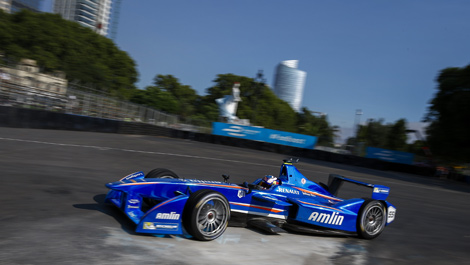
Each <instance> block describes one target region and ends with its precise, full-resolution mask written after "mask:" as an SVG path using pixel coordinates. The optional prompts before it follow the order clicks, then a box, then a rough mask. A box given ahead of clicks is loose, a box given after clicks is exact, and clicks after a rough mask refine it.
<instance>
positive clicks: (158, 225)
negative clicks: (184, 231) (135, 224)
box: [142, 222, 178, 231]
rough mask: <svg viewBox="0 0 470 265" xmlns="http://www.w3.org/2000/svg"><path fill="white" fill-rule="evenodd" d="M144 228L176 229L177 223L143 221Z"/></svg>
mask: <svg viewBox="0 0 470 265" xmlns="http://www.w3.org/2000/svg"><path fill="white" fill-rule="evenodd" d="M142 228H143V229H145V230H157V229H163V230H173V231H175V230H178V224H164V223H153V222H144V225H143V227H142Z"/></svg>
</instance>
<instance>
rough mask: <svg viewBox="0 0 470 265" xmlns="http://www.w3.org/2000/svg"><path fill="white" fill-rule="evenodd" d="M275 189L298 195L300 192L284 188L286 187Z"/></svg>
mask: <svg viewBox="0 0 470 265" xmlns="http://www.w3.org/2000/svg"><path fill="white" fill-rule="evenodd" d="M277 191H278V192H282V193H290V194H296V195H300V192H299V191H298V190H293V189H286V188H281V187H279V188H278V189H277Z"/></svg>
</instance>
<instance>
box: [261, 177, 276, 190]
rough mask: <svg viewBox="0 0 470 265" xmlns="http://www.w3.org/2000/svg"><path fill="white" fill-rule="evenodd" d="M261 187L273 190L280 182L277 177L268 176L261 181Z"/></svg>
mask: <svg viewBox="0 0 470 265" xmlns="http://www.w3.org/2000/svg"><path fill="white" fill-rule="evenodd" d="M259 185H260V186H261V187H263V188H265V189H269V188H271V187H272V186H273V185H279V181H278V180H277V178H276V177H275V176H272V175H266V176H264V177H263V178H262V179H261V182H260V183H259Z"/></svg>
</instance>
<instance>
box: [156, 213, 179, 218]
mask: <svg viewBox="0 0 470 265" xmlns="http://www.w3.org/2000/svg"><path fill="white" fill-rule="evenodd" d="M155 218H156V219H164V220H178V219H180V215H179V214H177V213H176V212H171V213H158V214H157V216H156V217H155Z"/></svg>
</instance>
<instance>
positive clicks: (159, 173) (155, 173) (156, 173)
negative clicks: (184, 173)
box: [143, 168, 179, 207]
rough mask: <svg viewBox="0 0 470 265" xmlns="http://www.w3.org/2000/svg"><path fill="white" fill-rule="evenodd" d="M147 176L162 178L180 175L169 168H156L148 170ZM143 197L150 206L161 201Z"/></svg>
mask: <svg viewBox="0 0 470 265" xmlns="http://www.w3.org/2000/svg"><path fill="white" fill-rule="evenodd" d="M145 178H146V179H157V178H160V179H177V178H179V177H178V175H176V173H175V172H173V171H171V170H169V169H166V168H156V169H153V170H151V171H150V172H148V173H147V175H145ZM143 199H144V202H145V203H146V204H147V205H148V206H150V207H153V206H155V205H157V203H158V202H159V201H156V200H153V199H150V198H143Z"/></svg>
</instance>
